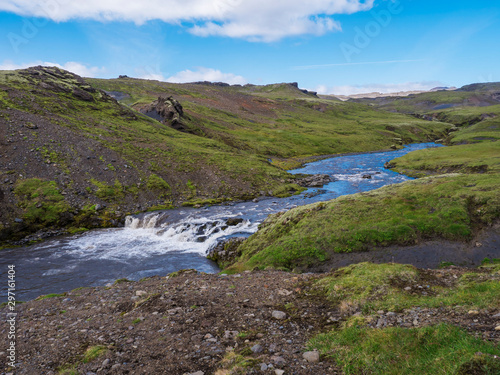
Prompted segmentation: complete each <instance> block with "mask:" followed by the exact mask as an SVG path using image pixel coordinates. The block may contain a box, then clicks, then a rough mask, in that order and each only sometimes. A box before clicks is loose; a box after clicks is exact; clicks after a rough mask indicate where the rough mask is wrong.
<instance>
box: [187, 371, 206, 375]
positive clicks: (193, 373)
mask: <svg viewBox="0 0 500 375" xmlns="http://www.w3.org/2000/svg"><path fill="white" fill-rule="evenodd" d="M188 375H205V373H204V372H203V371H196V372H191V373H190V374H188Z"/></svg>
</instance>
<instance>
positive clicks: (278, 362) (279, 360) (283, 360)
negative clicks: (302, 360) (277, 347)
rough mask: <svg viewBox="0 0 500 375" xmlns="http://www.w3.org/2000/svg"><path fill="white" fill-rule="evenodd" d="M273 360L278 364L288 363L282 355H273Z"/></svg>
mask: <svg viewBox="0 0 500 375" xmlns="http://www.w3.org/2000/svg"><path fill="white" fill-rule="evenodd" d="M271 361H272V362H273V363H274V364H275V365H276V366H284V365H285V364H286V361H285V358H283V357H280V356H278V355H273V356H272V357H271Z"/></svg>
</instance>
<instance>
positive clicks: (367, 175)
mask: <svg viewBox="0 0 500 375" xmlns="http://www.w3.org/2000/svg"><path fill="white" fill-rule="evenodd" d="M362 177H363V178H365V179H367V180H371V179H372V176H371V175H369V174H364V175H363V176H362Z"/></svg>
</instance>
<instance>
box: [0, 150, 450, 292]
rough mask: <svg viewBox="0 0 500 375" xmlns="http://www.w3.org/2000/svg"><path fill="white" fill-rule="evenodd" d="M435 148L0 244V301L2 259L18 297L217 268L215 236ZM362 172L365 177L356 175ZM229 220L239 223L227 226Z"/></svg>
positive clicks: (376, 179)
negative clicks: (22, 243) (260, 192)
mask: <svg viewBox="0 0 500 375" xmlns="http://www.w3.org/2000/svg"><path fill="white" fill-rule="evenodd" d="M439 146H440V145H437V144H434V143H421V144H413V145H407V146H405V148H404V149H402V150H397V151H388V152H376V153H368V154H358V155H348V156H339V157H334V158H329V159H324V160H321V161H317V162H312V163H309V164H307V165H306V166H305V167H303V168H300V169H297V170H293V171H290V173H294V174H297V173H305V174H318V173H321V174H328V175H330V176H331V177H332V179H333V182H331V183H329V184H327V185H325V186H324V187H323V188H321V189H317V188H314V189H308V190H307V191H305V192H303V193H302V194H300V195H296V196H292V197H289V198H281V199H278V198H263V199H260V200H258V201H257V202H253V201H252V202H240V203H233V204H228V205H218V206H211V207H203V208H197V209H196V208H180V209H175V210H168V211H158V212H153V213H147V214H141V215H137V216H133V217H127V219H126V224H125V227H124V228H115V229H98V230H92V231H89V232H86V233H83V234H78V235H73V236H62V237H58V238H53V239H51V240H48V241H45V242H43V243H39V244H35V245H32V246H28V247H21V248H13V249H6V250H2V251H0V274H1V278H0V280H4V281H5V282H4V283H2V284H1V285H0V288H1V291H2V300H4V297H5V296H6V292H7V289H6V288H7V281H6V280H7V271H8V265H15V267H16V282H17V285H16V289H17V295H16V297H17V300H18V301H20V300H30V299H33V298H36V297H37V296H39V295H42V294H48V293H61V292H65V291H69V290H71V289H74V288H77V287H87V286H97V285H105V284H107V283H110V282H113V281H114V280H116V279H119V278H127V279H130V280H139V279H141V278H144V277H149V276H153V275H167V274H169V273H171V272H174V271H177V270H180V269H186V268H194V269H197V270H198V271H201V272H207V273H214V272H218V271H219V269H218V268H217V265H216V264H215V263H213V262H212V261H210V260H208V259H207V258H205V255H206V254H207V251H208V250H209V249H210V247H211V246H213V245H214V244H216V243H217V242H218V241H219V240H221V239H223V238H227V237H231V236H249V235H250V234H252V233H254V232H255V231H256V230H257V228H258V225H259V223H261V222H262V221H263V220H264V219H265V218H266V217H267V216H268V215H269V214H271V213H275V212H278V211H283V210H288V209H290V208H293V207H296V206H300V205H305V204H310V203H313V202H318V201H326V200H330V199H334V198H336V197H339V196H341V195H347V194H354V193H358V192H363V191H369V190H373V189H378V188H380V187H382V186H385V185H389V184H395V183H399V182H403V181H406V180H409V179H410V178H409V177H407V176H403V175H401V174H398V173H395V172H393V171H390V170H388V169H385V168H384V163H385V162H388V161H390V160H392V159H395V158H397V157H400V156H402V155H405V154H407V153H408V152H411V151H414V150H419V149H424V148H429V147H439ZM366 174H369V175H371V176H372V178H371V179H366V178H363V175H366ZM228 218H241V219H243V221H242V222H241V223H239V224H237V225H233V226H228V225H227V224H226V221H227V219H228Z"/></svg>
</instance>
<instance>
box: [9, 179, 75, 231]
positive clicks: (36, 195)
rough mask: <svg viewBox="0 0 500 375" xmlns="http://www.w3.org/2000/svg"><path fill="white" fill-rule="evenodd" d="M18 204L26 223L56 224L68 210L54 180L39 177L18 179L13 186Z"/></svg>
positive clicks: (67, 205)
mask: <svg viewBox="0 0 500 375" xmlns="http://www.w3.org/2000/svg"><path fill="white" fill-rule="evenodd" d="M14 193H15V194H16V196H17V198H18V206H19V207H21V208H22V209H23V219H24V220H25V221H26V222H27V223H28V224H34V225H38V226H47V225H51V224H56V223H58V221H59V220H60V217H61V215H62V214H63V213H64V212H66V211H68V210H69V204H68V203H67V202H66V201H65V199H64V196H63V195H62V194H61V191H60V189H59V188H58V186H57V184H56V182H55V181H47V180H43V179H40V178H30V179H26V180H20V181H19V182H18V183H17V184H16V187H15V188H14Z"/></svg>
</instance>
